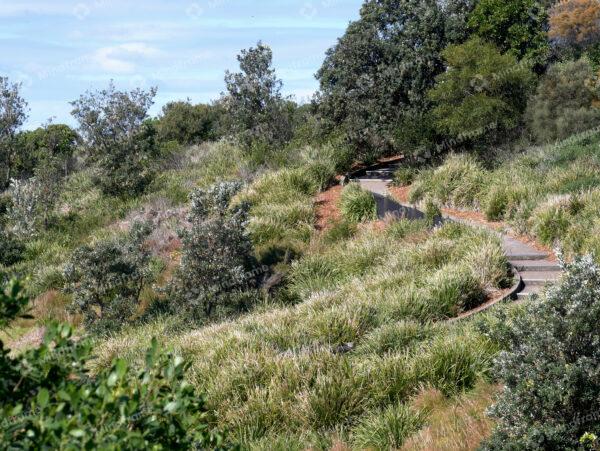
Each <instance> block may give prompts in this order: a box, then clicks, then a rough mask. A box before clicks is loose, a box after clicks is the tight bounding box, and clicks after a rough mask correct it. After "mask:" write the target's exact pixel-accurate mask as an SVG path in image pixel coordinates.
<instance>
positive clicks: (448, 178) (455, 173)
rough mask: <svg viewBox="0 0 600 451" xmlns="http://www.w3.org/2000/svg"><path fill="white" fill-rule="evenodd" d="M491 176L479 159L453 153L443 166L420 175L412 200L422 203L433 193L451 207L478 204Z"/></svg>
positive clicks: (441, 201) (437, 199)
mask: <svg viewBox="0 0 600 451" xmlns="http://www.w3.org/2000/svg"><path fill="white" fill-rule="evenodd" d="M487 175H488V174H486V171H485V170H484V169H483V167H482V166H481V164H480V163H479V162H478V161H477V160H476V159H475V158H473V157H471V156H468V155H450V156H448V157H447V158H446V160H445V161H444V164H443V165H442V166H440V167H438V168H436V169H435V170H433V171H423V172H422V173H420V174H419V177H418V179H417V181H416V182H415V184H414V185H413V189H412V192H411V194H410V201H411V202H418V201H420V200H423V199H424V198H426V197H428V196H430V197H432V198H433V199H435V200H436V201H438V202H440V203H441V204H442V205H448V206H450V207H459V208H473V207H478V205H479V199H480V198H481V192H482V191H483V189H484V187H485V182H486V176H487Z"/></svg>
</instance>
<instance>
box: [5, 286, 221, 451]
mask: <svg viewBox="0 0 600 451" xmlns="http://www.w3.org/2000/svg"><path fill="white" fill-rule="evenodd" d="M27 304H28V299H27V298H26V297H24V296H23V291H22V287H21V286H20V285H19V284H18V283H17V282H14V281H13V282H12V283H11V284H10V285H9V286H8V287H7V288H6V289H3V290H2V291H0V327H2V328H5V327H6V326H7V325H8V324H9V323H10V322H11V321H12V320H14V319H15V318H18V317H21V316H23V312H24V310H25V309H26V308H27ZM92 353H93V347H92V343H91V342H90V341H89V340H87V339H74V338H73V329H72V328H71V327H70V326H67V325H57V324H50V325H49V326H48V327H47V330H46V332H45V335H44V340H43V343H42V344H41V346H40V347H38V348H35V349H30V350H27V351H25V352H22V353H20V354H15V356H12V355H11V353H10V352H9V350H7V349H5V348H4V344H3V343H2V342H1V341H0V368H2V381H1V383H0V400H1V401H0V423H1V424H2V428H1V430H0V447H2V448H3V449H107V450H109V449H110V450H117V449H126V450H134V449H149V448H153V449H190V448H194V447H200V448H203V449H205V448H211V449H213V448H214V449H219V448H225V445H224V436H223V435H222V434H220V433H219V432H218V431H216V430H214V429H213V426H212V424H211V421H212V419H211V416H210V414H209V412H208V410H207V408H206V407H205V404H204V398H203V397H202V396H199V395H198V393H196V391H195V390H194V388H193V386H192V385H190V384H189V383H187V382H186V381H185V379H184V376H185V372H186V369H187V368H188V366H189V364H188V363H185V362H184V361H183V359H181V358H180V357H177V356H173V355H164V354H162V353H160V352H159V350H158V344H157V340H156V339H153V340H152V346H151V347H150V349H149V350H148V351H147V353H146V358H145V365H144V368H143V369H141V370H140V371H134V370H133V369H132V368H130V367H129V365H128V364H127V362H126V361H125V360H124V359H115V360H114V361H113V362H112V363H111V365H110V366H109V367H107V368H106V369H104V370H101V371H100V372H98V373H97V374H90V373H89V370H88V364H89V362H90V361H91V360H92V358H93V357H92Z"/></svg>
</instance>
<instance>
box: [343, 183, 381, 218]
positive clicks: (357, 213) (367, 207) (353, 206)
mask: <svg viewBox="0 0 600 451" xmlns="http://www.w3.org/2000/svg"><path fill="white" fill-rule="evenodd" d="M340 210H341V211H342V216H343V217H344V218H345V219H346V220H348V221H354V222H361V221H372V220H375V219H377V204H376V202H375V198H374V197H373V194H371V193H370V192H368V191H366V190H364V189H363V188H362V187H361V186H360V185H359V184H358V183H350V184H349V185H347V186H346V187H345V188H344V190H343V191H342V195H341V198H340Z"/></svg>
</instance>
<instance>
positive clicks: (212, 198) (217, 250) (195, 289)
mask: <svg viewBox="0 0 600 451" xmlns="http://www.w3.org/2000/svg"><path fill="white" fill-rule="evenodd" d="M240 188H241V184H240V183H237V182H223V183H220V184H217V185H214V186H212V187H211V188H209V189H206V190H203V189H197V190H195V191H194V192H193V193H192V194H191V196H190V200H191V207H190V213H189V215H188V220H189V222H190V223H191V227H190V228H189V229H188V230H182V231H181V232H180V238H181V241H182V243H183V249H182V256H181V262H180V264H179V267H178V269H177V272H176V273H175V276H174V278H173V280H172V282H171V284H170V286H169V290H168V291H169V294H170V295H171V298H172V299H173V304H174V306H173V307H175V306H176V307H177V309H176V310H178V311H184V312H186V314H187V315H189V316H190V317H191V318H192V319H195V320H201V319H204V318H211V317H213V316H215V315H223V314H227V313H229V312H232V311H233V312H238V311H243V310H246V309H247V308H248V307H249V304H250V303H251V302H253V301H254V296H253V293H252V292H251V291H250V289H251V288H252V287H253V286H254V285H255V283H256V278H257V276H259V275H261V274H262V273H263V272H264V271H263V270H262V269H261V268H259V267H258V266H257V265H256V262H255V260H254V257H253V252H252V243H251V241H250V237H249V236H248V233H247V230H246V224H247V219H248V208H249V207H248V205H247V204H245V203H241V204H238V205H235V206H233V207H232V206H231V199H232V197H233V196H234V195H235V194H236V193H237V192H238V191H239V190H240ZM174 310H175V309H174Z"/></svg>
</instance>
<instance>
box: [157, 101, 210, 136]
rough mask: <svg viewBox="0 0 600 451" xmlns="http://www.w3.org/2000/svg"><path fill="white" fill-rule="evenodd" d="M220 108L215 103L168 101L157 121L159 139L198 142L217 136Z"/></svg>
mask: <svg viewBox="0 0 600 451" xmlns="http://www.w3.org/2000/svg"><path fill="white" fill-rule="evenodd" d="M219 110H220V108H219V106H217V105H205V104H198V105H192V104H191V103H190V102H189V101H188V102H169V103H167V104H166V105H165V106H164V107H163V110H162V116H161V117H160V119H159V121H158V123H157V131H158V137H159V139H160V140H161V141H177V142H178V143H180V144H199V143H201V142H203V141H211V140H215V139H217V138H218V137H219V118H220V115H221V111H219Z"/></svg>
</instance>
